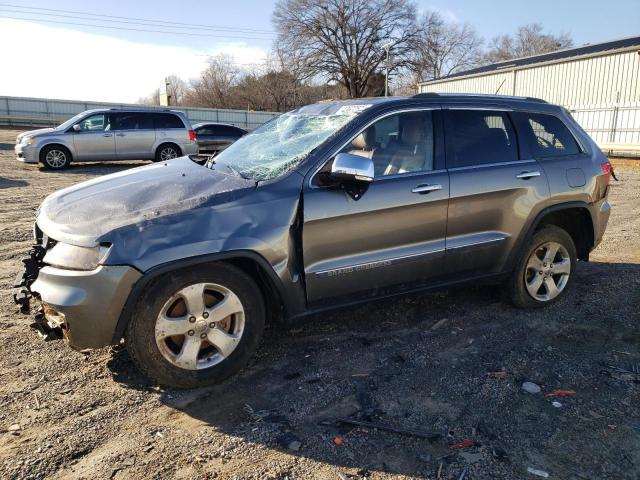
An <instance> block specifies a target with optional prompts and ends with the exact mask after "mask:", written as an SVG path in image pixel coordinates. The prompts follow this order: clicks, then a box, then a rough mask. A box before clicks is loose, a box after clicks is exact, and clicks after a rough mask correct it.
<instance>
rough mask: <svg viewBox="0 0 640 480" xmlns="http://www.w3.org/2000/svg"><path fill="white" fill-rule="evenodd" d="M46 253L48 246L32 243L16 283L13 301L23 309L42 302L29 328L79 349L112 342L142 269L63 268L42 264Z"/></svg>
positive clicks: (116, 267)
mask: <svg viewBox="0 0 640 480" xmlns="http://www.w3.org/2000/svg"><path fill="white" fill-rule="evenodd" d="M45 253H46V249H45V248H44V247H42V246H41V245H34V246H33V247H32V248H31V250H30V251H29V256H28V257H26V258H24V259H23V260H22V263H23V264H24V269H23V271H22V272H21V273H20V274H19V275H18V276H17V277H16V281H15V282H14V293H13V299H14V301H15V302H16V304H17V305H19V306H20V311H21V312H22V313H25V314H28V313H29V311H30V304H31V299H32V298H33V299H34V300H36V301H39V303H41V305H40V307H39V308H38V310H37V312H36V314H35V318H34V320H35V322H34V323H33V324H31V327H32V328H34V329H35V330H36V331H37V332H38V333H39V334H40V335H41V336H42V337H43V338H44V339H45V340H54V339H59V338H63V337H65V338H67V339H68V340H69V343H70V345H71V346H72V347H74V348H78V349H83V348H98V347H104V346H107V345H111V344H112V343H113V342H114V339H113V336H114V333H115V330H116V325H117V323H118V320H119V318H120V313H121V311H122V309H123V307H124V304H125V302H126V300H127V298H128V296H129V293H130V292H131V289H132V288H133V285H134V283H135V282H136V281H137V280H138V279H139V278H140V277H141V274H140V272H139V271H138V270H136V269H135V268H132V267H127V266H105V265H101V266H99V267H98V268H96V269H95V270H90V271H79V270H65V269H61V268H56V267H52V266H48V265H45V264H43V262H42V260H43V258H44V255H45ZM117 340H119V339H116V340H115V341H117Z"/></svg>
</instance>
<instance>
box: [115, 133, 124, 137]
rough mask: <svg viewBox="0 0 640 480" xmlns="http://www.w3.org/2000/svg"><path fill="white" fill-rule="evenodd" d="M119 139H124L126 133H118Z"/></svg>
mask: <svg viewBox="0 0 640 480" xmlns="http://www.w3.org/2000/svg"><path fill="white" fill-rule="evenodd" d="M116 136H117V137H124V133H116Z"/></svg>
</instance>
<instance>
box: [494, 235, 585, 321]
mask: <svg viewBox="0 0 640 480" xmlns="http://www.w3.org/2000/svg"><path fill="white" fill-rule="evenodd" d="M576 264H577V259H576V247H575V245H574V243H573V239H572V238H571V236H570V235H569V234H568V233H567V232H566V231H565V230H563V229H561V228H559V227H556V226H554V225H546V226H544V227H542V228H541V229H540V230H538V231H536V232H535V233H534V234H533V236H532V237H531V238H530V239H529V240H528V241H527V242H526V244H525V245H524V247H523V248H522V250H521V252H520V255H519V257H518V260H517V263H516V268H515V270H514V271H513V273H512V274H511V276H510V278H509V279H508V280H507V282H506V283H505V287H506V294H507V296H508V298H509V300H510V301H511V302H512V303H513V304H514V305H515V306H516V307H520V308H541V307H546V306H547V305H551V304H553V303H555V302H557V301H558V300H560V298H562V297H563V296H564V295H565V294H566V292H567V290H569V288H570V287H571V284H572V283H573V279H574V277H575V271H576Z"/></svg>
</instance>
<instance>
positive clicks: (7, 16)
mask: <svg viewBox="0 0 640 480" xmlns="http://www.w3.org/2000/svg"><path fill="white" fill-rule="evenodd" d="M16 13H17V12H16ZM0 18H10V19H12V20H30V21H35V22H42V23H55V24H60V25H76V26H80V27H91V28H108V29H111V30H125V31H130V32H146V33H163V34H169V35H186V36H190V37H213V38H237V39H242V40H269V38H264V37H246V36H239V35H213V34H210V33H190V32H170V31H166V30H148V29H142V28H127V27H115V26H111V25H95V24H90V23H78V22H63V21H58V20H44V19H40V18H25V17H12V16H9V15H0Z"/></svg>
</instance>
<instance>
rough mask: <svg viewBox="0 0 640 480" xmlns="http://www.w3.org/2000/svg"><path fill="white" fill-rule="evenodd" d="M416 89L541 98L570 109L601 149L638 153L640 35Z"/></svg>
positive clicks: (496, 65)
mask: <svg viewBox="0 0 640 480" xmlns="http://www.w3.org/2000/svg"><path fill="white" fill-rule="evenodd" d="M418 88H419V91H420V92H421V93H422V92H440V93H488V94H496V93H497V94H502V95H517V96H524V97H537V98H541V99H543V100H546V101H548V102H550V103H555V104H558V105H563V106H564V107H566V108H567V109H569V110H570V111H571V113H572V114H573V116H574V117H575V119H576V120H577V121H578V122H579V123H580V125H582V127H583V128H584V129H585V130H586V131H587V133H589V134H590V135H591V137H592V138H593V139H594V140H595V141H596V142H597V143H598V144H599V145H600V147H601V148H602V149H603V150H605V151H609V152H615V153H623V154H624V153H631V152H633V153H640V37H631V38H624V39H621V40H615V41H612V42H605V43H597V44H592V45H585V46H582V47H575V48H569V49H566V50H560V51H557V52H552V53H547V54H543V55H535V56H532V57H524V58H518V59H513V60H509V61H505V62H500V63H494V64H492V65H486V66H483V67H480V68H476V69H473V70H468V71H466V72H460V73H456V74H454V75H450V76H448V77H443V78H439V79H437V80H433V81H429V82H424V83H422V84H420V85H419V87H418Z"/></svg>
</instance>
